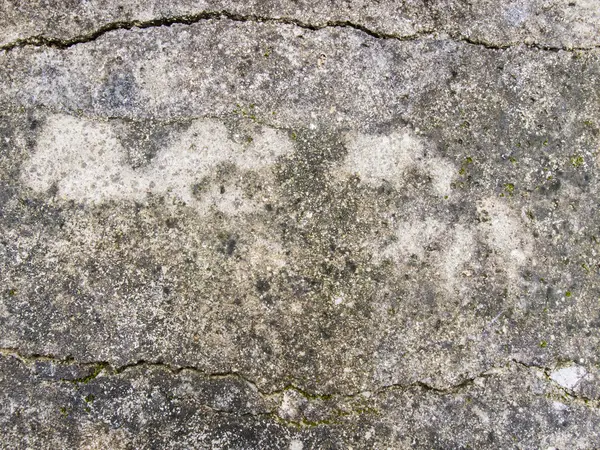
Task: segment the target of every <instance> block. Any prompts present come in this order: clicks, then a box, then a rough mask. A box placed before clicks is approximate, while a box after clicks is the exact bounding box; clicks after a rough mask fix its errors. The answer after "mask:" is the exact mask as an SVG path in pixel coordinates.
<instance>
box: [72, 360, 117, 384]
mask: <svg viewBox="0 0 600 450" xmlns="http://www.w3.org/2000/svg"><path fill="white" fill-rule="evenodd" d="M109 367H110V366H109V364H108V363H106V362H101V363H97V364H95V365H94V366H93V367H92V371H91V372H90V373H89V374H88V375H86V376H85V377H81V378H76V379H74V380H68V381H70V382H71V383H73V384H75V385H78V384H87V383H89V382H90V381H92V380H93V379H95V378H96V377H97V376H98V375H100V372H102V371H103V370H104V369H108V368H109ZM65 381H67V380H65Z"/></svg>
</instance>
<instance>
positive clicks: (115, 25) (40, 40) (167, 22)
mask: <svg viewBox="0 0 600 450" xmlns="http://www.w3.org/2000/svg"><path fill="white" fill-rule="evenodd" d="M212 19H214V20H223V19H226V20H231V21H233V22H253V23H271V24H284V25H293V26H296V27H299V28H303V29H306V30H310V31H318V30H323V29H327V28H350V29H354V30H358V31H360V32H362V33H365V34H366V35H368V36H371V37H373V38H375V39H383V40H396V41H417V40H420V39H423V38H432V39H437V34H438V33H440V32H441V33H448V36H449V37H450V38H451V39H452V40H454V41H456V42H462V43H465V44H469V45H474V46H478V47H483V48H486V49H489V50H507V49H510V48H512V47H519V46H524V47H527V48H530V49H534V50H540V51H550V52H559V51H566V52H582V51H589V50H594V49H598V48H600V44H598V45H593V46H587V47H556V46H549V45H543V44H539V43H525V42H518V43H504V44H493V43H490V42H486V41H484V40H481V39H473V38H470V37H467V36H464V35H461V34H460V33H456V32H446V31H445V30H435V29H427V30H424V31H420V32H417V33H414V34H408V35H402V34H397V33H386V32H383V31H378V30H374V29H371V28H369V27H367V26H365V25H361V24H358V23H354V22H351V21H349V20H330V21H326V22H323V23H321V24H311V23H308V22H303V21H301V20H299V19H294V18H291V17H267V16H260V15H255V14H248V15H242V14H236V13H232V12H229V11H202V12H199V13H197V14H190V15H181V16H173V17H164V18H157V19H150V20H131V21H116V22H109V23H106V24H104V25H103V26H101V27H99V28H97V29H96V30H93V31H90V32H89V33H85V34H81V35H78V36H75V37H73V38H70V39H60V38H51V37H46V36H44V35H37V36H30V37H27V38H21V39H17V40H15V41H13V42H9V43H7V44H4V45H0V51H10V50H13V49H15V48H21V47H27V46H34V47H53V48H58V49H68V48H70V47H73V46H75V45H79V44H84V43H87V42H92V41H94V40H96V39H98V38H99V37H101V36H103V35H104V34H107V33H109V32H112V31H117V30H132V29H134V28H139V29H145V28H159V27H163V26H166V27H169V26H171V25H193V24H196V23H198V22H201V21H205V20H212Z"/></svg>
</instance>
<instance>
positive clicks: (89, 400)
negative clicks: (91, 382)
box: [83, 394, 96, 403]
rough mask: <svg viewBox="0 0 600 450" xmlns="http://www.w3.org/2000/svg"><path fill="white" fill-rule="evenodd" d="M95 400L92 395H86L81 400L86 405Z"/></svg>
mask: <svg viewBox="0 0 600 450" xmlns="http://www.w3.org/2000/svg"><path fill="white" fill-rule="evenodd" d="M95 398H96V397H95V396H94V394H88V395H86V396H85V397H84V398H83V399H84V400H85V402H86V403H92V402H93V401H94V399H95Z"/></svg>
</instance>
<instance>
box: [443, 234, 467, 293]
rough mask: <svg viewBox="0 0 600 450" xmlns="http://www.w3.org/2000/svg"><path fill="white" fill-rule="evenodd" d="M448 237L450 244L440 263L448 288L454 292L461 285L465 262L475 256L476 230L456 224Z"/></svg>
mask: <svg viewBox="0 0 600 450" xmlns="http://www.w3.org/2000/svg"><path fill="white" fill-rule="evenodd" d="M448 238H449V245H448V247H447V248H446V250H445V251H444V252H443V254H442V255H441V257H440V265H441V268H442V275H443V278H444V280H445V286H446V289H447V290H448V291H449V292H453V291H454V290H455V289H457V287H458V286H459V285H460V283H459V277H460V275H461V273H462V272H463V268H464V266H465V264H466V263H467V262H469V261H470V260H471V258H472V257H473V252H474V250H475V232H474V231H473V230H472V229H471V228H469V227H466V226H464V225H461V224H456V225H454V228H453V230H452V233H450V234H449V236H448ZM448 238H447V239H448Z"/></svg>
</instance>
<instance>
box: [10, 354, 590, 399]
mask: <svg viewBox="0 0 600 450" xmlns="http://www.w3.org/2000/svg"><path fill="white" fill-rule="evenodd" d="M0 355H2V356H5V357H7V356H14V357H16V358H17V359H19V360H20V361H21V362H23V363H24V364H32V363H35V362H37V361H41V362H50V363H53V364H62V365H77V366H80V367H89V368H90V369H91V372H90V373H89V374H88V375H86V376H84V377H81V378H76V379H63V380H61V381H68V382H72V383H88V382H90V381H92V380H93V379H95V378H97V377H98V376H99V375H100V374H101V373H102V372H106V373H107V374H109V375H118V374H122V373H124V372H127V371H129V370H133V369H135V368H140V367H148V368H151V367H155V368H159V369H164V370H168V371H169V372H171V373H173V374H179V373H181V372H183V371H189V372H193V373H197V374H199V375H201V376H202V377H204V378H207V379H238V380H239V381H241V382H243V383H246V384H248V385H249V386H250V387H251V388H252V390H254V391H255V392H257V393H259V394H260V395H261V396H263V397H276V396H280V395H282V394H284V393H285V392H287V391H295V392H297V393H298V394H300V395H302V396H303V397H304V398H306V399H307V400H322V401H330V400H335V399H348V400H350V399H353V398H357V397H361V396H366V395H367V394H374V395H381V394H384V393H385V392H387V391H390V390H396V389H401V390H407V389H411V388H420V389H423V390H426V391H430V392H434V393H437V394H452V393H457V392H459V391H460V390H461V389H463V388H466V387H468V386H471V385H473V384H475V382H476V380H478V379H481V378H486V377H489V376H491V375H492V374H491V372H492V371H494V370H496V369H499V368H504V367H505V366H497V367H491V368H488V369H486V370H485V371H483V372H481V373H478V374H476V375H474V376H471V377H469V378H465V379H464V380H462V381H460V382H458V383H456V384H453V385H450V386H447V387H437V386H434V385H432V384H430V383H427V382H425V381H422V380H418V381H415V382H412V383H408V384H402V383H392V384H387V385H383V386H380V387H379V388H376V389H374V390H373V391H364V390H363V391H357V392H352V393H348V394H341V393H338V394H320V393H312V392H308V391H306V390H305V389H303V388H301V387H298V386H296V385H294V384H293V383H290V384H287V385H286V386H285V387H284V388H282V389H278V390H274V391H263V390H261V389H259V387H258V385H257V383H256V382H255V381H253V380H252V379H250V378H248V377H247V376H245V375H243V374H241V373H240V372H236V371H231V372H216V373H207V372H204V371H202V370H200V369H198V368H197V367H195V366H177V365H172V364H168V363H164V362H161V361H155V362H153V361H146V360H139V361H136V362H134V363H130V364H125V365H121V366H113V365H112V364H110V363H109V362H107V361H91V362H78V361H76V360H75V359H74V358H72V357H64V358H58V357H56V356H54V355H41V354H30V355H23V354H21V353H20V352H19V350H18V349H17V348H0ZM508 363H513V364H516V365H519V366H521V367H524V368H526V369H537V370H541V371H543V372H544V375H545V377H546V380H547V381H548V382H549V383H550V384H552V385H553V386H555V387H556V388H558V389H559V390H561V391H562V392H563V393H564V394H565V395H568V396H569V397H571V398H575V399H580V400H584V401H586V402H596V400H595V399H591V398H588V397H586V396H584V395H581V394H578V393H575V392H573V391H570V390H568V389H566V388H564V387H563V386H561V385H559V384H558V383H556V382H555V381H554V380H552V378H551V377H550V372H551V371H552V369H551V368H550V367H546V366H541V365H536V364H530V363H524V362H522V361H519V360H517V359H515V358H512V359H511V360H510V361H508Z"/></svg>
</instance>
